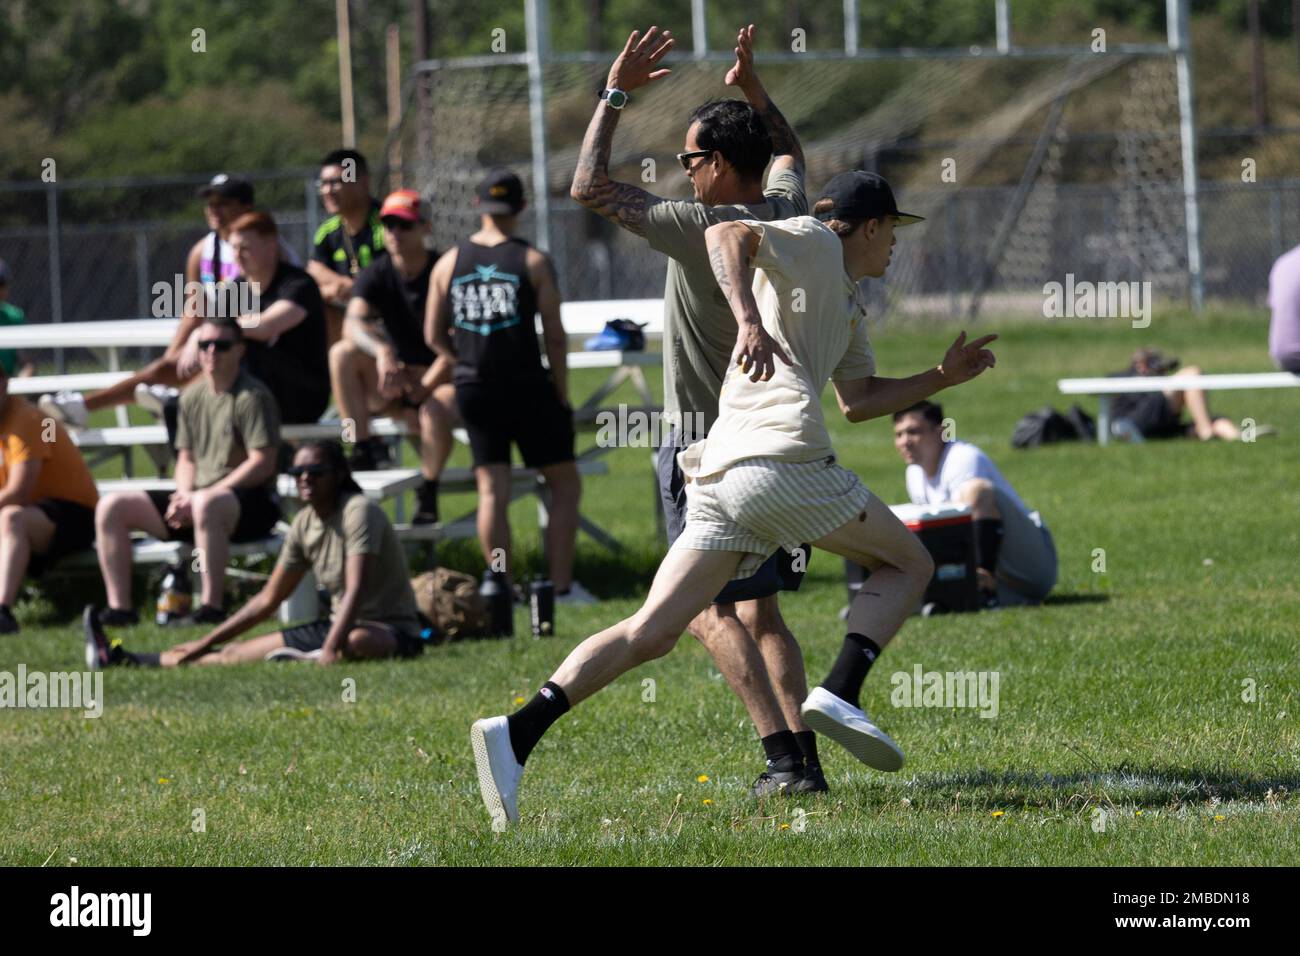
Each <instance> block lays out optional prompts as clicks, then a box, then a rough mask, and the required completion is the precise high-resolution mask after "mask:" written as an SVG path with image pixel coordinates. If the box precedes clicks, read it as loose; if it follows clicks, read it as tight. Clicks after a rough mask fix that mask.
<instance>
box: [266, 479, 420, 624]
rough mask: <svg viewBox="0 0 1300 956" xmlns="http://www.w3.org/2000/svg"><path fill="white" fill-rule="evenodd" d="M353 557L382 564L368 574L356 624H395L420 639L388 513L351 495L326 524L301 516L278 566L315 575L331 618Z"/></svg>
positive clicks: (309, 514) (306, 512) (311, 513)
mask: <svg viewBox="0 0 1300 956" xmlns="http://www.w3.org/2000/svg"><path fill="white" fill-rule="evenodd" d="M345 494H346V492H345ZM354 554H366V555H375V556H376V557H377V559H378V560H377V561H376V562H375V563H374V565H372V566H371V567H370V568H368V569H367V574H366V577H365V582H364V587H363V588H362V589H361V600H360V602H359V603H358V605H357V609H356V615H357V616H356V619H357V620H358V621H377V622H379V623H382V624H391V625H393V626H394V627H396V628H399V629H401V630H403V631H405V632H407V633H411V634H418V633H419V632H420V625H419V618H418V616H417V615H418V612H417V610H416V605H415V592H414V591H412V590H411V571H410V568H409V567H408V565H407V563H406V552H405V551H404V550H403V548H402V542H401V541H400V540H399V539H398V537H397V532H396V531H394V530H393V526H392V524H391V523H390V522H389V520H388V516H387V515H385V514H384V510H383V509H382V508H380V507H379V505H377V504H375V503H374V502H373V501H369V500H367V498H366V496H365V495H361V494H357V493H355V492H353V493H352V494H350V495H349V496H348V497H347V498H345V499H344V500H343V502H342V504H341V505H340V506H339V507H338V508H335V509H334V513H333V514H332V515H330V516H329V518H327V519H325V520H324V521H322V520H321V517H320V515H318V514H317V513H316V509H314V508H311V507H307V508H303V509H302V510H301V511H299V512H298V514H297V515H296V516H295V517H294V519H293V524H292V525H290V526H289V533H288V535H286V536H285V539H284V546H283V547H282V548H281V549H280V564H281V566H283V567H284V568H285V569H286V570H291V571H293V570H299V569H302V570H310V571H311V572H312V573H313V574H315V575H316V583H317V585H319V586H320V587H323V588H324V589H325V590H327V591H329V593H330V598H331V600H330V605H331V612H332V613H333V612H334V611H337V609H338V605H339V601H341V600H342V598H343V592H344V590H345V585H346V581H347V578H346V569H345V564H346V562H347V559H348V558H349V557H350V556H352V555H354Z"/></svg>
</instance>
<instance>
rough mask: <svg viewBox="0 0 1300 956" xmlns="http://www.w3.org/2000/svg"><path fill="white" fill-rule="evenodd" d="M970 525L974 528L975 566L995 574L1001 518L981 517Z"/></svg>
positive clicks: (999, 549)
mask: <svg viewBox="0 0 1300 956" xmlns="http://www.w3.org/2000/svg"><path fill="white" fill-rule="evenodd" d="M971 525H972V526H973V527H974V530H975V567H977V568H983V569H984V570H985V571H987V572H988V573H989V574H992V575H995V576H996V575H997V573H998V554H999V553H1000V552H1001V550H1002V519H1001V518H981V519H979V520H978V521H972V522H971Z"/></svg>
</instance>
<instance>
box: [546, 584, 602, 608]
mask: <svg viewBox="0 0 1300 956" xmlns="http://www.w3.org/2000/svg"><path fill="white" fill-rule="evenodd" d="M555 603H556V604H599V603H600V598H598V597H596V595H594V594H592V593H591V592H590V591H588V590H587V589H586V588H584V587H583V586H582V585H581V584H579V583H578V582H577V581H570V582H569V593H568V594H557V595H555Z"/></svg>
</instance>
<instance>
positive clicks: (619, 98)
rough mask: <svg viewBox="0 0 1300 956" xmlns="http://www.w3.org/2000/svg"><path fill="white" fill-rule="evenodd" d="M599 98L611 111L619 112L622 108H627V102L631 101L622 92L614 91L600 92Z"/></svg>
mask: <svg viewBox="0 0 1300 956" xmlns="http://www.w3.org/2000/svg"><path fill="white" fill-rule="evenodd" d="M600 98H601V99H602V100H605V101H606V102H607V103H609V105H610V108H611V109H616V110H621V109H622V108H623V107H625V106H627V103H628V100H630V99H631V97H630V96H628V95H627V94H626V93H624V92H623V91H622V90H614V89H610V90H601V91H600Z"/></svg>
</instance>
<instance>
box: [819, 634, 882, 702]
mask: <svg viewBox="0 0 1300 956" xmlns="http://www.w3.org/2000/svg"><path fill="white" fill-rule="evenodd" d="M879 656H880V648H879V647H877V646H876V642H875V641H873V640H872V639H871V638H869V637H867V636H866V635H864V634H848V635H846V636H845V638H844V645H843V646H842V647H841V648H840V656H839V657H837V658H835V666H834V667H832V668H831V672H830V674H829V675H827V677H826V679H825V680H824V681H822V687H824V688H826V690H828V691H830V692H831V693H832V694H834V695H835V696H836V697H838V698H840V699H841V700H844V701H848V702H849V703H850V704H852V705H853V706H854V707H857V706H858V694H859V693H861V691H862V682H863V681H865V680H866V679H867V672H868V671H869V670H871V665H872V664H874V663H875V661H876V658H877V657H879Z"/></svg>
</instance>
